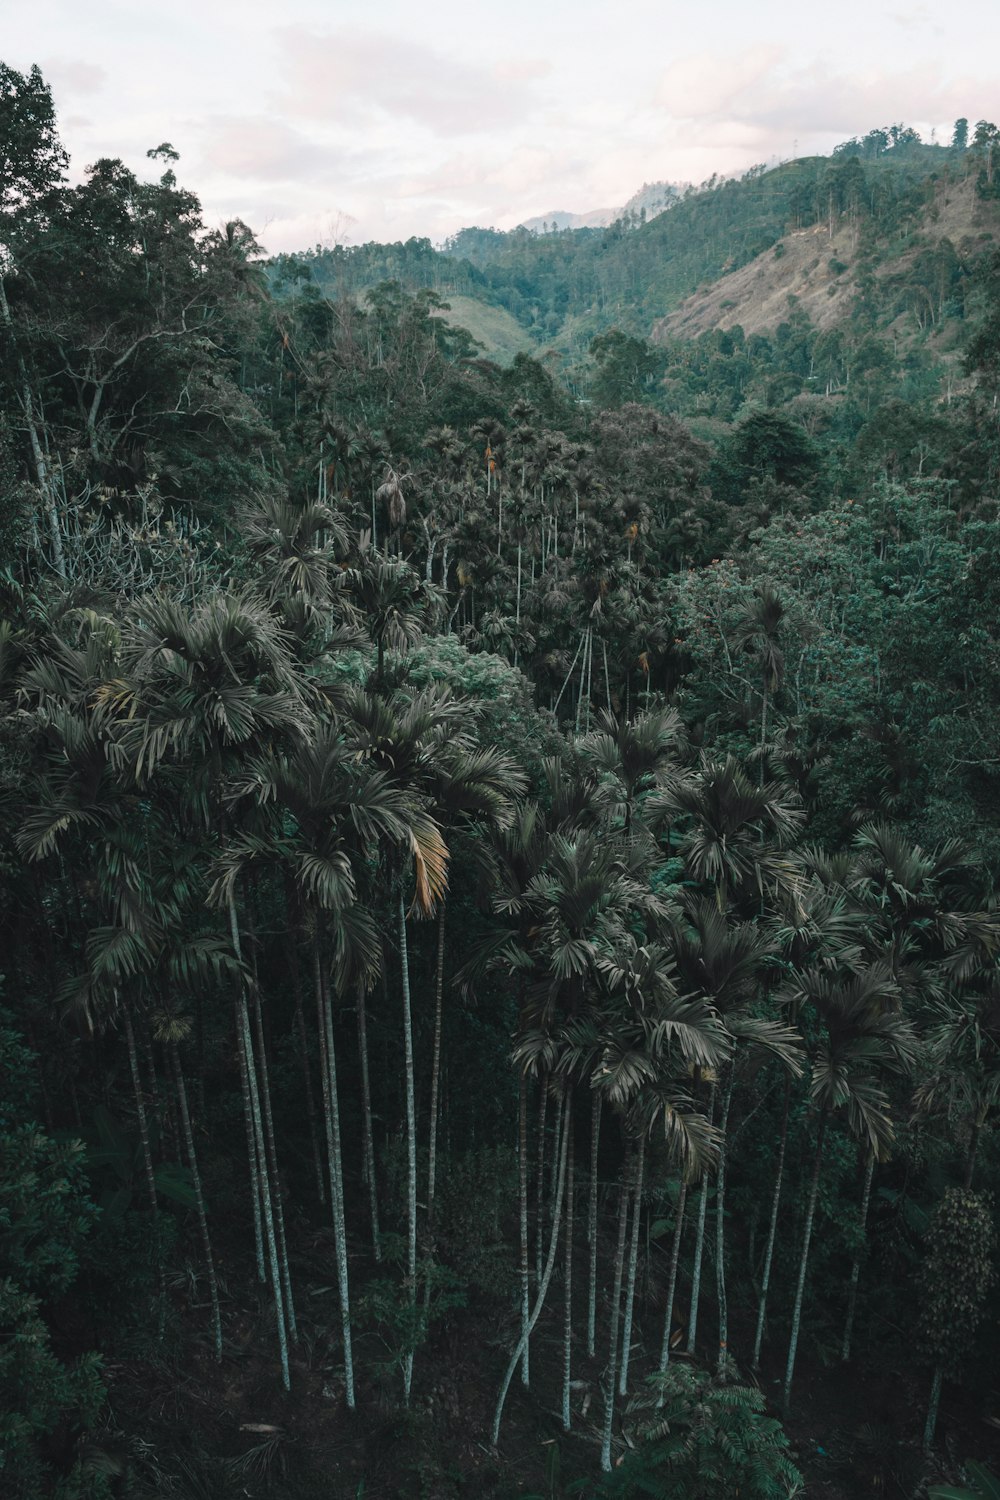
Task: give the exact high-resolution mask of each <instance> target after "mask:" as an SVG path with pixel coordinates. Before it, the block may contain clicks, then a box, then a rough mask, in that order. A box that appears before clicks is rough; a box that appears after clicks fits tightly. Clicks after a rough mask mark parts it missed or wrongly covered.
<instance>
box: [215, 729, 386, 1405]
mask: <svg viewBox="0 0 1000 1500" xmlns="http://www.w3.org/2000/svg"><path fill="white" fill-rule="evenodd" d="M229 798H230V801H231V802H232V803H234V804H235V803H237V802H239V801H242V800H245V799H252V800H253V801H254V802H255V803H256V804H257V805H258V806H260V807H261V808H264V809H265V810H270V812H271V818H272V821H271V824H270V826H269V828H268V829H267V830H266V831H264V832H262V831H260V830H259V829H254V830H253V831H252V832H249V833H247V834H245V835H243V836H237V837H235V838H233V839H232V840H231V841H230V844H229V845H228V847H227V848H226V850H225V851H224V853H223V855H222V857H221V859H220V861H219V871H218V875H217V878H216V881H215V884H214V886H213V889H212V892H211V899H213V900H214V901H216V902H217V903H219V904H224V905H227V906H228V905H229V904H230V901H231V897H232V893H233V891H234V889H235V886H236V883H237V881H238V879H239V878H240V875H241V874H242V872H243V871H244V870H246V869H247V868H248V867H249V866H250V865H251V864H253V863H260V862H266V863H272V864H281V865H283V866H284V868H285V869H286V870H288V871H289V872H290V873H291V875H292V877H293V879H294V880H295V882H296V885H297V887H298V891H299V896H300V899H301V901H302V903H303V905H304V907H305V910H306V911H307V913H308V914H309V924H308V925H309V929H310V939H311V946H312V957H313V974H314V984H315V991H316V1007H317V1027H318V1034H319V1038H320V1071H321V1075H322V1078H323V1085H324V1087H323V1105H324V1123H325V1129H326V1136H327V1157H328V1167H329V1176H330V1203H331V1208H332V1211H333V1218H334V1237H335V1243H336V1254H337V1275H338V1285H339V1294H340V1304H341V1322H342V1329H343V1339H344V1361H345V1379H346V1392H347V1404H348V1407H349V1408H352V1409H353V1406H354V1377H353V1365H352V1353H351V1349H352V1345H351V1310H350V1291H349V1277H348V1259H347V1230H346V1221H345V1212H344V1174H343V1161H342V1155H341V1144H340V1099H339V1091H338V1087H337V1063H336V1050H335V1037H334V1028H333V1011H332V1004H331V997H330V986H329V975H330V973H331V971H332V973H333V975H334V976H335V978H336V981H337V984H338V987H339V988H342V989H346V988H350V987H352V986H357V985H365V984H367V983H368V981H369V979H370V978H371V976H372V975H373V974H375V973H377V971H378V966H379V963H380V961H381V947H380V940H379V934H378V929H377V925H376V923H375V920H374V918H373V916H372V914H371V913H370V912H369V911H368V910H366V909H365V908H363V907H362V906H361V905H360V903H359V901H358V883H359V873H358V872H359V870H360V869H361V868H363V866H364V863H365V861H366V860H367V859H370V858H371V857H372V855H373V854H374V853H375V852H376V851H377V848H378V846H379V843H380V842H381V841H388V842H390V843H392V844H395V845H400V846H402V845H405V844H406V843H407V841H408V840H409V838H410V835H411V812H412V809H411V805H410V802H409V800H408V798H407V796H406V794H405V792H403V791H402V790H401V789H400V788H399V787H398V786H396V785H394V784H393V782H392V780H391V779H390V777H389V776H388V775H387V774H386V773H385V772H384V771H380V770H377V769H375V767H374V766H373V765H372V764H371V763H366V762H364V761H359V760H358V758H357V754H356V750H355V749H354V747H353V746H351V745H350V744H348V743H347V742H346V741H345V740H344V738H343V736H342V735H341V733H340V732H339V729H338V727H337V726H336V725H335V724H328V725H323V724H318V725H317V726H316V728H315V730H314V732H313V734H312V736H311V737H310V738H309V739H308V740H304V741H303V742H302V743H301V744H300V745H299V746H298V747H297V748H296V749H295V750H294V751H293V752H291V753H289V754H286V755H284V756H275V755H265V756H262V757H259V758H258V759H256V760H254V761H251V762H250V763H249V764H248V765H247V767H246V768H245V770H244V771H243V772H242V773H241V775H240V777H239V778H238V779H236V780H234V782H233V783H232V785H231V787H230V791H229ZM369 1190H370V1192H371V1193H372V1194H374V1192H375V1184H374V1180H372V1181H371V1182H370V1184H369Z"/></svg>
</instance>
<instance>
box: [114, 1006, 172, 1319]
mask: <svg viewBox="0 0 1000 1500" xmlns="http://www.w3.org/2000/svg"><path fill="white" fill-rule="evenodd" d="M122 1017H123V1019H124V1022H125V1042H126V1045H127V1047H128V1066H129V1072H130V1073H131V1075H132V1091H133V1093H134V1094H135V1108H136V1114H137V1116H138V1119H139V1142H140V1145H141V1147H142V1165H143V1170H144V1172H145V1176H146V1191H147V1193H148V1194H149V1213H150V1218H151V1220H152V1225H153V1248H154V1252H155V1255H156V1279H157V1283H158V1291H157V1304H158V1305H157V1310H156V1328H157V1337H158V1338H160V1339H162V1338H163V1330H164V1322H165V1319H166V1315H167V1277H166V1272H165V1270H164V1266H163V1240H162V1236H161V1234H160V1206H159V1204H158V1202H157V1199H156V1173H155V1171H154V1170H153V1152H152V1148H151V1146H150V1143H149V1122H148V1120H147V1118H146V1101H145V1099H144V1098H143V1092H142V1075H141V1074H140V1072H139V1053H138V1051H137V1049H136V1045H135V1032H134V1031H133V1030H132V1017H131V1015H130V1014H129V1008H128V1004H127V1003H126V1004H125V1005H123V1006H122Z"/></svg>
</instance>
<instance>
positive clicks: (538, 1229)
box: [535, 1078, 549, 1283]
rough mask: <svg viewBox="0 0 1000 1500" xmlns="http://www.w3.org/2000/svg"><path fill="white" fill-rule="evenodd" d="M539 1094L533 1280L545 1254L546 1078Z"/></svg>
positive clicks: (536, 1278)
mask: <svg viewBox="0 0 1000 1500" xmlns="http://www.w3.org/2000/svg"><path fill="white" fill-rule="evenodd" d="M538 1083H539V1088H540V1089H541V1095H540V1097H539V1100H538V1160H537V1163H536V1167H535V1171H536V1180H535V1281H536V1283H537V1282H539V1281H541V1279H542V1260H543V1257H544V1255H545V1241H544V1235H545V1116H546V1111H547V1109H548V1103H549V1091H548V1088H547V1087H546V1080H545V1079H544V1078H540V1079H539V1080H538Z"/></svg>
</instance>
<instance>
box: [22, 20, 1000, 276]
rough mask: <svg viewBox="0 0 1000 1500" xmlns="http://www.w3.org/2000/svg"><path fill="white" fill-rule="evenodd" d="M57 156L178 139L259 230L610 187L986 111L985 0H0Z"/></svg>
mask: <svg viewBox="0 0 1000 1500" xmlns="http://www.w3.org/2000/svg"><path fill="white" fill-rule="evenodd" d="M2 10H3V31H2V39H0V58H2V60H3V61H4V62H6V63H7V64H8V65H9V66H11V67H14V68H17V69H18V70H19V71H25V70H26V69H27V68H28V67H30V65H31V64H32V63H35V62H37V63H38V64H39V65H40V67H41V68H42V71H43V73H44V74H45V76H46V78H47V79H48V80H49V81H50V83H51V84H52V89H53V94H54V97H55V100H56V105H57V108H58V111H59V118H60V129H61V132H62V136H63V140H64V143H65V144H66V146H67V147H68V149H69V151H70V153H71V158H72V166H73V173H74V176H76V177H78V176H79V175H81V174H82V172H83V170H84V168H85V166H86V165H87V163H89V162H91V161H93V160H95V159H96V158H97V157H100V156H120V157H122V158H123V159H124V160H125V161H126V162H127V163H128V164H129V165H130V166H132V167H133V168H135V169H136V170H141V171H143V172H145V171H147V170H148V168H149V166H150V164H149V163H147V162H146V161H145V152H146V151H147V150H148V149H149V148H150V147H152V146H156V145H158V144H159V143H160V142H161V141H170V142H172V144H173V145H174V147H175V148H176V149H177V150H178V151H179V152H180V153H181V161H180V164H179V166H178V168H177V171H178V176H179V178H180V181H181V182H182V183H183V184H184V186H185V187H188V188H191V189H192V190H193V191H195V192H197V193H198V194H199V196H200V197H201V200H202V203H203V205H204V210H205V217H206V220H207V222H208V223H210V224H216V223H219V222H221V221H223V220H225V219H227V218H234V217H239V218H242V219H245V220H246V221H247V222H248V223H249V224H250V225H251V226H252V227H253V228H254V229H255V230H256V231H257V234H258V236H259V237H260V238H261V239H262V240H263V242H264V244H265V245H266V246H267V248H268V249H269V250H271V251H272V252H274V251H279V250H292V249H300V248H304V247H306V246H309V245H313V244H316V243H318V242H319V243H324V244H329V243H332V242H334V241H338V240H339V241H344V242H347V243H358V242H360V241H363V240H366V239H405V238H407V237H408V236H409V235H413V234H417V235H429V236H430V237H431V238H432V239H434V240H435V241H439V240H441V239H442V238H443V237H444V236H446V235H447V234H450V233H452V232H453V231H454V230H456V229H458V228H461V227H462V226H463V225H469V224H480V225H491V224H492V225H496V226H498V227H501V228H508V227H511V226H513V225H515V224H517V223H518V222H520V221H521V220H522V219H525V218H528V217H531V216H532V215H536V214H545V213H548V212H551V211H553V210H558V209H568V210H571V211H577V212H582V211H585V210H588V209H594V208H603V207H616V206H618V205H620V204H621V203H623V202H624V201H625V200H626V199H627V198H628V197H630V196H631V194H632V193H633V192H634V191H635V189H636V188H638V187H639V186H640V185H641V184H642V183H643V182H652V181H656V180H660V179H667V180H670V181H681V182H685V181H694V182H701V181H703V180H704V179H705V178H707V177H709V176H711V174H712V173H713V172H718V173H732V172H738V171H740V170H741V169H743V168H745V167H747V166H750V165H752V164H753V163H755V162H769V161H772V160H776V159H784V158H787V157H790V156H792V155H795V154H799V155H803V154H806V153H808V152H811V151H817V150H829V148H830V147H831V146H833V145H835V144H836V143H837V142H838V141H841V140H843V139H845V138H846V137H847V136H850V135H854V134H861V133H863V132H864V131H865V130H867V129H870V128H871V127H872V126H874V125H882V124H889V123H892V122H894V121H903V122H905V123H906V124H911V125H915V126H916V127H917V129H919V130H920V131H921V133H922V134H923V135H924V136H925V138H927V137H929V135H930V131H931V129H932V128H936V129H937V132H938V137H939V138H943V139H947V138H949V137H950V133H951V126H952V122H953V121H954V119H955V118H956V117H957V116H959V115H967V116H968V117H969V118H970V119H971V121H972V122H973V123H974V122H975V121H976V120H977V119H978V118H981V117H983V116H985V117H987V118H989V119H992V120H1000V0H965V3H963V4H958V5H940V4H938V5H933V6H932V5H928V4H924V3H917V4H904V3H903V0H895V3H893V0H890V3H884V0H835V3H833V4H831V5H829V6H826V7H823V8H822V10H821V9H820V7H818V6H816V5H814V4H810V3H809V0H794V3H793V0H754V3H750V0H687V3H685V4H683V5H681V4H678V3H677V0H602V3H596V0H504V3H500V0H496V3H485V0H425V3H424V4H423V5H418V4H415V3H414V0H365V3H364V4H361V3H356V0H285V3H284V5H281V4H276V3H268V4H263V3H259V0H200V3H199V0H170V3H169V4H160V5H155V6H154V5H148V4H140V3H138V0H128V3H125V0H121V3H113V0H89V3H87V4H82V3H80V0H6V3H5V4H3V5H2Z"/></svg>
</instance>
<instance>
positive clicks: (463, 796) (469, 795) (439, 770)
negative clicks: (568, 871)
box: [427, 734, 527, 1235]
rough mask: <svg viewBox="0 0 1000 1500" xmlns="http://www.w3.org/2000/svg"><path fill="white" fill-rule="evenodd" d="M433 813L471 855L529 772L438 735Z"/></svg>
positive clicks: (441, 934) (506, 816) (437, 1000)
mask: <svg viewBox="0 0 1000 1500" xmlns="http://www.w3.org/2000/svg"><path fill="white" fill-rule="evenodd" d="M427 769H428V773H429V779H428V789H429V791H430V796H431V811H432V815H433V817H434V819H435V821H436V823H437V824H438V826H439V827H440V828H441V830H442V832H443V834H444V836H445V838H446V839H447V841H448V845H449V848H450V849H451V851H452V855H453V857H454V854H455V852H456V840H457V841H458V847H460V848H463V849H465V850H466V851H467V852H468V854H469V855H470V856H474V855H475V853H476V851H477V849H478V848H479V847H481V844H480V842H479V841H477V840H470V838H469V836H468V835H469V834H470V833H471V832H472V831H473V830H474V829H475V828H477V827H479V828H482V827H483V826H484V825H485V826H488V827H489V828H493V829H501V828H506V827H508V826H509V825H510V823H511V820H512V818H513V815H514V803H515V801H516V799H518V798H519V797H521V796H522V795H523V794H524V792H525V790H526V788H527V777H526V776H525V774H524V772H523V771H522V770H521V768H520V766H518V765H517V763H516V762H515V761H514V760H513V758H512V757H511V756H509V755H506V754H504V753H503V752H502V751H500V750H497V749H495V748H493V747H492V746H470V745H469V741H468V735H467V734H465V735H463V736H461V737H457V736H454V735H450V736H449V737H447V738H445V739H442V740H441V743H440V745H439V746H438V747H437V749H436V752H435V754H434V756H433V758H432V759H430V760H429V761H428V766H427ZM446 910H447V903H446V899H445V897H444V896H442V898H441V900H440V902H439V903H438V912H437V959H436V964H435V972H434V1042H433V1050H432V1056H431V1090H430V1138H429V1150H428V1167H427V1222H428V1224H429V1226H430V1229H431V1234H432V1235H433V1225H434V1195H435V1185H436V1174H437V1132H438V1093H439V1089H440V1080H441V1031H442V1020H443V1010H444V959H445V913H446Z"/></svg>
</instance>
